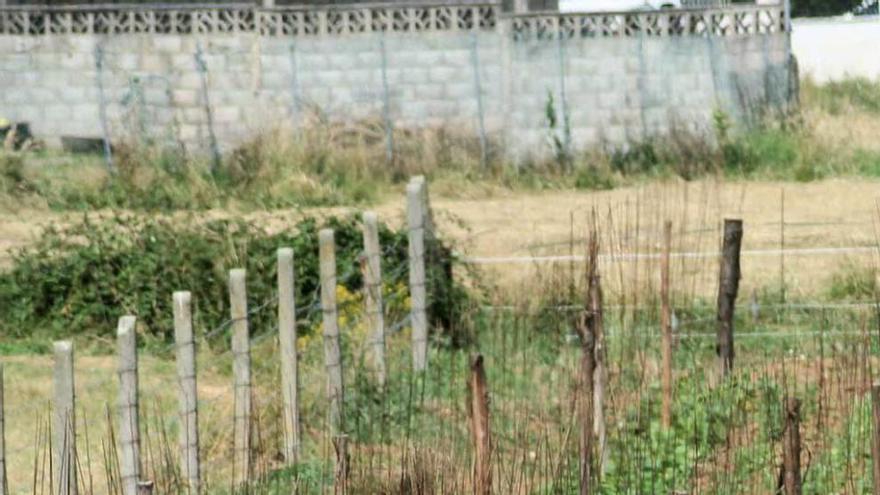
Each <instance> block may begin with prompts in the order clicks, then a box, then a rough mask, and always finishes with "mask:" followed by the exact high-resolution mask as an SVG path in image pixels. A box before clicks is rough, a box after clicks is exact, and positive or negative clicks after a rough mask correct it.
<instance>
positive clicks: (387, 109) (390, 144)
mask: <svg viewBox="0 0 880 495" xmlns="http://www.w3.org/2000/svg"><path fill="white" fill-rule="evenodd" d="M379 52H380V55H381V57H380V58H381V60H382V118H383V120H384V121H385V160H386V161H387V162H388V163H392V162H393V161H394V127H393V124H392V122H391V96H390V95H389V89H388V51H387V49H386V47H385V33H384V32H383V33H382V34H381V35H380V37H379Z"/></svg>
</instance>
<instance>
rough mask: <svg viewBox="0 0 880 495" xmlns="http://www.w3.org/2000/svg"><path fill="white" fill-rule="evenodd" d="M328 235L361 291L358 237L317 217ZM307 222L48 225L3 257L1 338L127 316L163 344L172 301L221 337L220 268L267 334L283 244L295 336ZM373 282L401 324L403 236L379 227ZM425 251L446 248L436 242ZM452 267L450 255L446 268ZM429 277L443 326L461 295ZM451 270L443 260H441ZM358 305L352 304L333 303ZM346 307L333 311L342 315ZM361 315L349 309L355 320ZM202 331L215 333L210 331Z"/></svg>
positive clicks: (311, 321)
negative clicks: (181, 298)
mask: <svg viewBox="0 0 880 495" xmlns="http://www.w3.org/2000/svg"><path fill="white" fill-rule="evenodd" d="M324 225H326V226H327V227H330V228H333V229H334V230H335V233H336V246H337V267H338V268H337V280H338V284H339V285H340V286H342V287H344V288H345V289H347V290H348V291H349V292H351V293H354V292H355V291H357V290H358V289H359V288H360V287H361V283H362V281H361V273H360V263H359V256H360V255H361V249H362V247H361V246H362V234H361V230H360V226H359V224H358V222H357V221H356V220H355V219H354V218H347V219H340V218H330V219H328V220H326V221H325V222H324ZM320 227H321V225H319V222H318V221H317V220H315V219H314V218H307V219H305V220H302V221H300V222H299V223H298V224H297V225H296V227H295V228H294V229H291V230H285V231H282V232H279V233H275V234H271V233H268V232H267V231H266V230H264V229H263V228H261V227H258V226H256V225H254V224H253V223H248V222H245V221H244V220H240V219H232V220H213V221H207V222H204V223H200V222H198V221H196V219H194V218H189V219H187V221H180V220H177V221H174V222H172V221H170V220H161V219H144V218H140V217H136V216H130V215H117V216H114V217H112V218H109V219H106V220H92V219H89V218H88V217H86V218H85V219H84V220H83V221H82V222H80V223H77V224H73V225H70V226H65V227H58V226H54V227H50V228H48V229H46V230H45V231H44V232H43V234H42V235H41V237H40V238H39V240H38V241H37V242H36V243H35V244H33V245H32V246H30V247H27V248H24V249H22V250H21V251H19V252H17V253H16V254H15V255H14V256H13V262H12V269H11V270H10V271H8V272H6V273H4V274H2V276H0V305H2V307H3V308H5V310H4V312H3V314H2V316H0V332H2V334H4V335H6V336H8V337H27V336H31V335H34V334H40V333H41V332H45V333H48V334H49V335H51V336H52V337H68V336H70V335H90V336H111V335H113V330H114V328H115V326H116V321H117V319H118V318H119V317H120V316H122V315H124V314H133V315H136V316H137V317H138V319H139V321H140V322H141V323H142V325H144V328H145V331H146V334H147V335H149V336H150V337H152V338H154V339H157V340H159V341H164V342H168V341H170V340H171V339H172V338H173V326H172V310H171V295H172V293H173V292H174V291H177V290H189V291H191V292H192V294H193V301H194V318H195V320H196V322H195V323H196V326H197V327H198V328H199V329H202V330H204V331H205V332H209V333H210V334H211V335H212V336H213V335H216V336H221V335H225V330H226V324H227V323H228V317H229V303H228V300H229V296H228V292H227V273H228V270H229V269H231V268H239V267H240V268H246V269H247V282H248V286H247V289H248V290H247V292H248V303H249V308H250V310H251V311H252V314H251V315H250V322H251V329H252V330H251V331H252V333H254V334H259V333H264V332H271V331H273V330H274V329H275V324H276V314H277V313H276V309H275V308H276V307H277V303H276V268H275V267H276V251H277V249H278V248H280V247H292V248H293V249H294V252H295V256H296V258H295V264H296V274H295V275H296V296H297V298H296V301H297V310H298V320H299V324H300V326H301V327H302V328H301V332H303V333H304V334H306V333H308V332H310V331H312V329H313V328H314V327H315V326H316V325H317V322H318V321H319V320H320V311H319V309H318V297H319V290H318V289H319V287H318V284H319V274H318V258H317V256H318V241H317V239H318V230H319V228H320ZM379 236H380V242H381V245H382V246H383V250H384V252H383V260H382V262H383V275H384V276H383V279H384V284H385V286H386V288H387V291H386V292H387V296H386V298H387V304H386V306H387V307H388V308H389V309H388V311H389V314H388V316H387V318H388V321H389V324H391V323H394V322H395V321H398V320H400V319H402V318H403V316H404V315H405V313H406V311H408V308H407V307H406V305H407V303H406V297H407V294H408V291H407V290H406V283H407V277H408V275H407V273H408V270H407V236H406V232H405V231H392V230H390V229H389V228H388V227H386V226H382V227H381V228H380V232H379ZM428 247H429V249H430V250H431V252H436V253H449V252H450V250H449V248H448V247H446V246H444V245H443V244H442V242H440V241H436V240H435V241H430V242H429V244H428ZM445 263H446V264H448V263H451V260H448V259H447V261H446V262H445ZM443 265H444V262H443V261H442V260H441V261H438V262H437V263H435V264H434V265H432V266H431V267H430V269H429V270H428V276H429V280H428V283H429V286H430V291H431V292H430V294H431V298H430V304H429V308H428V311H429V318H431V320H432V322H434V323H435V324H439V323H438V322H443V324H445V326H444V327H443V328H447V329H450V328H453V327H454V326H455V323H456V322H457V319H458V316H459V311H461V309H462V308H463V302H464V300H465V299H466V298H467V295H466V293H465V292H464V290H463V289H462V288H461V287H458V286H455V285H454V284H453V281H452V277H451V269H450V270H438V269H435V268H434V267H435V266H443ZM450 266H451V265H450ZM344 304H360V300H359V299H356V298H350V299H349V300H347V301H340V305H341V306H343V305H344ZM347 309H350V308H345V307H340V312H342V311H346V310H347ZM359 309H360V308H354V309H351V311H352V313H354V314H360V311H359ZM211 329H214V330H213V331H211Z"/></svg>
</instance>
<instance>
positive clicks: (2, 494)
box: [0, 363, 9, 495]
mask: <svg viewBox="0 0 880 495" xmlns="http://www.w3.org/2000/svg"><path fill="white" fill-rule="evenodd" d="M3 379H4V378H3V363H0V495H9V481H8V480H7V479H6V420H5V419H4V417H3V415H4V411H5V410H4V405H3Z"/></svg>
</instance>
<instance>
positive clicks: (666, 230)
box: [660, 220, 672, 428]
mask: <svg viewBox="0 0 880 495" xmlns="http://www.w3.org/2000/svg"><path fill="white" fill-rule="evenodd" d="M671 248H672V222H671V221H669V220H667V221H666V222H665V224H664V225H663V255H662V256H661V258H660V330H661V332H662V338H663V342H662V347H663V349H662V352H663V356H662V359H663V364H662V366H663V372H662V373H663V375H662V380H663V384H662V385H663V410H662V414H661V424H662V425H663V427H664V428H669V425H670V423H671V422H672V307H671V305H670V302H669V251H670V250H671Z"/></svg>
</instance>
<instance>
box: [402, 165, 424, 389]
mask: <svg viewBox="0 0 880 495" xmlns="http://www.w3.org/2000/svg"><path fill="white" fill-rule="evenodd" d="M406 199H407V208H406V210H407V222H408V225H409V292H410V323H411V325H412V352H413V369H414V370H415V371H424V370H425V369H427V367H428V321H427V320H428V317H427V308H426V306H427V300H426V299H427V296H426V289H425V215H424V212H423V206H424V202H423V201H424V200H423V195H422V185H421V184H420V183H419V182H415V181H412V182H410V183H409V184H408V185H407V186H406Z"/></svg>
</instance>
